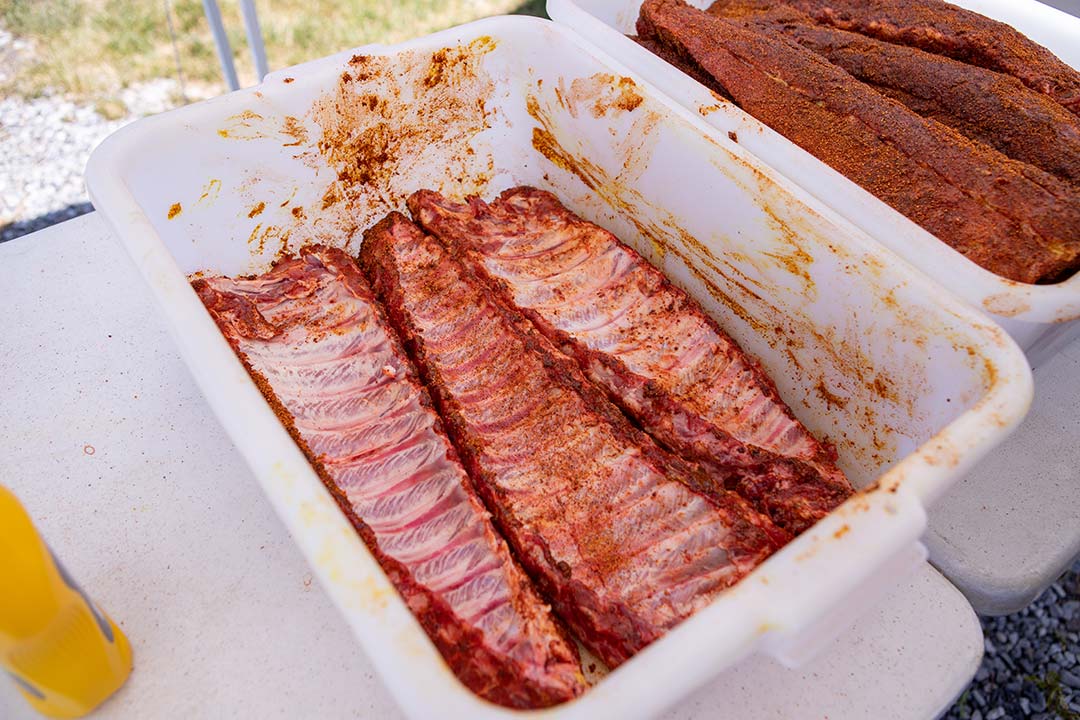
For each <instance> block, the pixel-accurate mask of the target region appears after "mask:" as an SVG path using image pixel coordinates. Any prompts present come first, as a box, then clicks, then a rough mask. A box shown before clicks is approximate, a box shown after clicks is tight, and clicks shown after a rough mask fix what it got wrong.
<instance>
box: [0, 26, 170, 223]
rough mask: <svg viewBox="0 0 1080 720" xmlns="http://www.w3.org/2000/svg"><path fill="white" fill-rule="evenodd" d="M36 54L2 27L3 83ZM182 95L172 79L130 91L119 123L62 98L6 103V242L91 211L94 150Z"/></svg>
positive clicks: (2, 199) (2, 181) (1, 164)
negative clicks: (88, 182)
mask: <svg viewBox="0 0 1080 720" xmlns="http://www.w3.org/2000/svg"><path fill="white" fill-rule="evenodd" d="M29 52H31V48H29V47H28V46H27V45H26V43H24V42H23V41H21V40H18V39H16V38H13V37H12V36H11V34H10V33H8V32H6V31H5V30H3V29H2V28H0V80H2V79H3V78H4V76H5V74H6V73H8V72H10V71H11V68H13V67H15V68H17V67H18V65H19V63H20V62H21V61H22V58H24V57H25V56H26V54H27V53H29ZM176 90H177V87H176V82H175V81H173V80H169V79H161V80H155V81H153V82H150V83H144V84H141V85H138V86H135V87H130V88H126V89H124V90H123V91H121V92H120V93H119V100H120V101H121V102H122V103H123V104H124V106H126V107H127V109H128V115H127V116H126V117H124V118H122V119H119V120H106V119H105V118H104V117H102V116H101V115H100V114H99V113H98V112H97V111H96V110H95V109H94V108H93V107H91V106H88V105H80V104H76V103H73V102H71V101H70V100H67V99H65V98H63V97H56V96H48V95H45V96H43V97H39V98H35V99H33V100H24V99H22V98H18V97H5V98H0V242H4V241H5V240H11V239H13V238H16V237H19V236H20V235H25V234H27V233H31V232H34V231H35V230H40V229H42V228H45V227H48V226H49V225H53V224H55V223H58V222H61V221H63V220H68V219H70V218H73V217H75V216H77V215H82V214H83V213H87V212H90V210H91V209H92V208H91V206H90V203H89V198H88V197H87V195H86V188H85V186H84V185H83V179H82V176H83V169H84V168H85V167H86V161H87V159H88V158H89V157H90V151H91V150H93V149H94V148H95V147H96V146H97V144H98V143H100V142H101V141H102V140H104V139H105V138H106V136H108V135H109V134H110V133H112V132H113V131H115V130H116V129H118V128H120V127H122V126H123V125H126V124H127V123H129V122H131V121H133V120H136V119H138V118H140V117H143V116H145V115H151V114H153V113H157V112H162V111H164V110H168V109H169V108H170V107H172V106H173V104H174V102H175V100H174V98H175V97H176V95H177V92H176Z"/></svg>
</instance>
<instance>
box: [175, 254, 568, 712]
mask: <svg viewBox="0 0 1080 720" xmlns="http://www.w3.org/2000/svg"><path fill="white" fill-rule="evenodd" d="M193 285H194V287H195V290H196V291H197V292H198V294H199V297H200V298H202V300H203V302H204V303H205V304H206V307H207V308H208V309H209V310H210V313H211V315H212V316H213V318H214V320H215V321H216V322H217V324H218V326H219V327H220V328H221V330H222V332H223V333H224V334H225V337H226V338H227V339H228V340H229V342H230V343H231V344H232V346H233V347H234V348H235V350H236V352H237V354H238V355H239V356H240V357H241V359H242V360H243V361H244V362H245V364H246V365H247V367H248V369H249V371H250V372H251V373H252V375H253V376H254V378H255V379H256V382H257V383H258V384H259V386H260V388H261V389H262V391H263V393H264V394H265V395H266V397H267V399H268V400H269V401H270V402H271V404H272V405H273V406H274V407H275V409H276V411H277V412H278V414H279V416H280V417H281V418H282V420H283V421H284V422H285V423H286V424H287V426H288V427H289V428H290V431H291V432H292V434H293V436H294V437H295V438H296V439H297V441H298V442H299V444H300V445H301V447H303V448H304V450H305V452H306V453H307V455H308V457H309V458H310V459H311V461H312V463H313V464H314V465H315V467H316V468H317V469H318V471H319V474H320V475H321V476H322V478H323V480H324V482H325V483H326V484H327V486H328V487H329V489H330V490H331V492H332V493H333V494H334V496H335V497H336V499H337V501H338V503H339V504H340V505H341V507H342V509H343V510H344V511H345V513H346V515H347V516H348V517H349V519H350V520H351V521H352V523H353V524H354V526H355V527H356V529H357V530H358V531H359V533H360V535H361V537H362V538H363V539H364V541H365V542H366V543H367V545H368V547H370V548H371V550H372V552H373V553H374V554H375V556H376V558H378V560H379V563H380V564H381V565H382V566H383V568H384V569H385V570H386V572H387V574H388V575H389V577H390V579H391V580H392V581H393V583H394V585H395V587H397V589H398V591H399V592H400V593H401V595H402V597H404V599H405V601H406V603H407V604H408V605H409V608H410V609H411V610H412V612H413V613H414V614H415V615H416V617H417V618H418V619H419V621H420V623H421V625H422V626H423V627H424V629H425V630H426V631H427V633H428V635H430V636H431V639H432V640H433V641H434V642H435V645H436V646H437V647H438V649H439V651H440V652H441V653H442V655H443V657H444V658H445V659H446V661H447V663H448V664H449V665H450V667H451V668H452V669H453V671H454V672H455V673H456V674H457V675H458V677H459V678H460V679H461V680H462V682H464V683H465V684H466V685H467V686H468V687H469V688H471V689H472V690H473V691H475V692H477V693H478V694H480V695H481V696H483V697H485V698H487V699H489V700H492V701H493V702H497V703H501V704H504V705H509V706H512V707H543V706H548V705H552V704H554V703H558V702H562V701H565V700H569V699H572V698H573V697H575V696H577V695H578V694H580V693H581V692H582V691H583V690H584V687H585V686H584V681H583V678H582V675H581V672H580V667H579V664H578V658H577V650H576V648H575V647H574V646H573V644H572V643H571V642H570V641H569V640H568V638H567V636H566V635H565V634H564V633H563V631H562V630H561V629H560V627H559V626H558V624H557V622H556V620H555V619H554V618H553V617H552V615H551V613H550V611H549V609H548V608H547V606H546V605H544V604H543V603H542V602H541V600H540V598H539V597H538V596H537V594H536V591H535V590H534V589H533V588H532V586H531V585H530V583H529V580H528V578H527V577H526V576H525V574H524V573H523V572H522V570H521V569H520V568H519V567H518V566H516V565H515V564H514V562H513V560H512V559H511V557H510V553H509V550H508V548H507V546H506V543H505V541H503V540H502V538H501V537H499V535H498V534H497V533H496V532H495V530H494V528H493V526H492V524H491V521H490V519H489V515H488V513H487V512H486V511H485V509H484V507H483V505H482V504H481V503H480V501H479V499H478V498H477V497H476V494H475V491H474V490H473V488H472V484H471V482H470V481H469V478H468V476H467V475H466V474H465V471H464V469H463V468H462V466H461V464H460V462H459V461H458V459H457V455H456V453H455V451H454V449H453V447H452V446H451V445H450V443H449V441H448V440H447V438H446V436H445V435H444V433H443V430H442V426H441V423H440V421H439V419H438V416H437V415H436V414H435V412H434V410H433V409H432V406H431V402H430V399H429V397H428V394H427V392H426V391H425V389H424V388H423V386H422V385H421V384H420V383H419V382H418V380H417V378H416V377H415V376H414V374H413V370H412V369H411V367H410V365H409V362H408V360H407V358H406V356H405V354H404V352H403V350H402V348H401V346H400V345H399V344H398V341H397V339H396V338H395V337H394V336H393V334H392V333H391V332H390V331H389V329H388V327H387V325H386V323H385V320H384V318H383V317H382V315H381V313H380V311H379V310H378V309H377V307H376V306H375V304H374V302H373V301H374V298H373V296H372V294H371V291H370V290H369V289H368V287H367V284H366V282H365V281H364V279H363V277H362V276H361V275H360V273H359V271H358V269H357V268H356V266H355V264H354V263H353V261H352V260H351V259H350V258H349V257H348V256H347V255H346V254H345V253H343V252H342V251H340V250H335V249H326V248H322V247H318V246H312V247H310V248H306V249H304V250H302V251H301V252H300V255H299V257H295V258H291V259H287V260H283V261H281V262H279V263H277V264H276V265H275V267H274V268H273V269H272V270H271V271H270V272H268V273H266V274H265V275H261V276H259V277H256V278H253V279H249V280H234V279H230V278H224V277H217V278H212V279H201V280H196V281H195V282H194V283H193Z"/></svg>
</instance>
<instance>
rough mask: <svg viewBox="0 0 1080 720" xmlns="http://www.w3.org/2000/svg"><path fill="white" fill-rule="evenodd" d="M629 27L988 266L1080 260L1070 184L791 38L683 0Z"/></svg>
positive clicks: (651, 3)
mask: <svg viewBox="0 0 1080 720" xmlns="http://www.w3.org/2000/svg"><path fill="white" fill-rule="evenodd" d="M638 34H639V35H641V36H643V37H646V38H650V39H653V40H656V41H658V42H660V43H662V44H663V45H665V46H666V47H667V48H668V49H669V50H671V51H673V52H676V53H678V54H679V55H680V56H682V57H687V58H692V59H693V60H694V61H695V62H696V63H697V64H698V65H699V66H700V67H701V68H702V69H703V70H704V71H706V72H708V73H709V74H710V75H711V76H712V77H714V78H715V79H716V80H717V81H719V82H720V83H721V84H722V85H723V86H724V88H725V89H726V90H727V91H728V92H729V93H730V94H731V96H732V97H733V98H734V100H735V102H736V103H738V104H739V105H740V106H741V107H742V108H743V109H744V110H746V111H747V112H749V113H750V114H751V115H753V116H755V117H756V118H758V119H759V120H761V121H762V122H765V123H767V124H768V125H770V126H772V127H773V128H775V129H776V130H777V131H779V132H780V133H782V134H783V135H785V136H786V137H788V138H789V139H790V140H792V141H793V142H795V143H796V144H798V145H800V146H801V147H803V148H804V149H806V150H807V151H809V152H811V153H813V154H814V155H816V156H817V157H818V158H819V159H821V160H823V161H824V162H826V163H828V164H829V165H831V166H832V167H833V168H835V169H836V170H838V171H840V172H841V173H843V174H844V175H846V176H847V177H848V178H850V179H851V180H853V181H855V182H857V183H859V184H860V185H862V186H863V187H864V188H865V189H867V190H869V191H870V192H872V193H873V194H875V195H877V196H878V197H879V198H881V199H882V200H883V201H885V202H886V203H888V204H889V205H891V206H892V207H894V208H896V209H897V210H898V211H900V212H901V213H903V214H905V215H907V216H908V217H909V218H910V219H912V220H913V221H915V222H916V223H918V224H920V225H921V226H923V227H924V228H926V229H927V230H928V231H930V232H931V233H933V234H934V235H936V236H938V237H939V238H940V239H941V240H943V241H945V242H946V243H948V244H949V245H951V246H952V247H954V248H955V249H957V250H958V251H960V252H961V253H963V254H964V255H966V256H967V257H968V258H970V259H971V260H973V261H974V262H976V263H978V264H980V265H982V266H983V267H985V268H987V269H989V270H991V271H992V272H995V273H997V274H999V275H1002V276H1004V277H1007V278H1009V279H1012V280H1018V281H1020V282H1027V283H1032V282H1040V281H1054V280H1057V279H1060V278H1061V277H1063V276H1065V275H1067V274H1069V273H1070V272H1072V271H1073V270H1075V269H1076V267H1077V266H1078V265H1080V197H1078V195H1077V193H1076V191H1075V188H1074V187H1073V186H1072V185H1070V184H1069V183H1066V182H1063V181H1062V180H1060V179H1059V178H1057V177H1054V176H1053V175H1050V174H1049V173H1046V172H1044V171H1042V170H1039V169H1038V168H1035V167H1033V166H1031V165H1027V164H1025V163H1021V162H1018V161H1015V160H1012V159H1010V158H1008V157H1006V156H1004V155H1002V154H1001V153H999V152H998V151H996V150H994V149H993V148H991V147H989V146H987V145H984V144H982V143H977V142H975V141H972V140H970V139H968V138H965V137H964V136H962V135H960V134H959V133H958V132H956V131H955V130H953V129H951V128H949V127H946V126H945V125H942V124H941V123H938V122H936V121H934V120H928V119H926V118H922V117H920V116H918V115H916V114H915V113H913V112H912V111H910V110H908V109H907V108H906V107H904V106H903V105H901V104H900V103H898V102H896V101H895V100H892V99H890V98H887V97H884V96H882V95H881V94H880V93H878V92H875V91H874V90H873V89H872V88H870V87H869V86H867V85H865V84H863V83H861V82H859V81H858V80H856V79H854V78H853V77H851V76H850V75H848V74H847V73H846V72H844V71H843V70H842V69H840V68H838V67H836V66H835V65H833V64H831V63H829V62H827V61H826V60H824V59H823V58H821V57H819V56H818V55H815V54H814V53H812V52H810V51H809V50H806V49H805V48H803V47H802V46H800V45H799V44H797V43H795V42H794V41H791V40H788V39H786V38H780V37H773V36H771V35H767V34H764V33H761V32H758V31H755V30H752V29H749V28H747V27H744V26H742V25H741V24H739V23H737V22H731V21H728V20H724V19H721V18H718V17H715V16H712V15H709V14H708V13H705V12H702V11H700V10H696V9H694V8H692V7H690V6H688V5H686V4H685V3H684V2H682V1H681V0H646V2H645V3H644V4H643V5H642V6H641V15H640V17H639V18H638Z"/></svg>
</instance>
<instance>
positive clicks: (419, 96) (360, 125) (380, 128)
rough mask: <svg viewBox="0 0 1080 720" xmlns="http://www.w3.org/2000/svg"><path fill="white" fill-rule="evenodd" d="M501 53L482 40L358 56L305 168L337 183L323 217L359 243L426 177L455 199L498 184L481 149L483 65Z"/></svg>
mask: <svg viewBox="0 0 1080 720" xmlns="http://www.w3.org/2000/svg"><path fill="white" fill-rule="evenodd" d="M495 47H496V43H495V41H494V40H493V39H492V38H490V37H487V36H484V37H480V38H477V39H476V40H473V41H472V42H470V43H468V44H464V45H456V46H451V47H445V48H440V49H439V50H436V51H434V52H413V53H402V54H399V55H396V56H394V57H384V56H381V55H354V56H353V57H352V58H351V59H350V60H349V63H348V64H347V66H346V67H345V68H344V69H343V72H342V74H341V76H340V77H339V79H338V83H337V87H336V88H335V89H334V90H333V91H331V92H329V93H327V94H326V95H324V96H323V97H322V98H320V99H318V100H316V102H315V104H314V106H313V108H312V110H311V115H310V117H311V119H312V120H313V121H314V124H315V125H316V126H317V127H318V128H320V129H321V130H322V136H321V137H319V138H318V139H317V141H316V143H315V148H316V149H315V153H312V154H310V155H309V156H308V160H309V162H310V164H312V165H313V166H316V167H318V166H325V165H328V166H329V167H330V168H331V169H332V171H333V172H334V174H335V176H336V177H335V179H334V180H332V181H331V183H330V185H329V186H328V187H327V189H326V192H325V193H324V194H323V197H322V210H323V211H324V213H323V217H327V218H332V219H333V221H334V222H335V224H336V225H338V226H339V227H340V228H341V230H340V231H341V232H342V233H345V234H347V235H349V236H350V237H353V236H355V234H356V230H357V229H359V228H361V227H365V226H367V225H370V224H371V223H373V222H374V221H375V220H376V219H377V218H378V217H379V216H381V215H382V214H384V213H385V212H386V211H387V210H388V209H391V208H400V207H402V206H403V205H404V198H405V197H406V196H407V195H408V194H409V193H410V192H412V191H413V190H415V189H416V186H417V182H418V178H420V177H428V178H432V179H434V178H440V179H442V180H441V182H442V183H443V187H444V188H445V189H447V190H448V191H450V192H454V193H455V194H457V195H468V194H473V193H479V192H482V191H483V190H484V189H485V188H486V186H487V183H488V181H489V180H490V179H491V177H492V175H493V174H494V161H493V158H492V156H491V154H490V152H485V151H483V150H482V148H481V147H479V146H478V145H477V143H478V140H477V136H478V135H480V134H481V133H483V132H484V131H485V130H487V129H488V128H490V127H491V122H492V117H493V112H492V111H490V110H489V109H488V108H487V106H486V99H487V98H488V97H490V96H491V94H492V93H493V91H494V82H493V80H492V79H491V77H490V76H489V75H488V74H487V73H486V72H485V71H484V68H483V61H484V56H485V55H486V54H487V53H489V52H490V51H492V50H493V49H494V48H495ZM436 182H439V181H436Z"/></svg>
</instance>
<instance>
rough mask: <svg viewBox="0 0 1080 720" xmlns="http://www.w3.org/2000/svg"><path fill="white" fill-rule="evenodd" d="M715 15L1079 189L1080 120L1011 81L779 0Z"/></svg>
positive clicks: (720, 6)
mask: <svg viewBox="0 0 1080 720" xmlns="http://www.w3.org/2000/svg"><path fill="white" fill-rule="evenodd" d="M709 12H710V13H712V14H714V15H718V16H720V17H725V18H728V19H744V20H748V21H751V22H752V26H753V27H754V28H756V29H759V30H761V31H763V32H771V33H777V34H780V33H782V34H784V35H786V36H787V37H789V38H791V39H793V40H795V41H796V42H798V43H799V44H800V45H802V46H803V47H805V48H807V49H808V50H812V51H814V52H815V53H817V54H818V55H821V56H822V57H824V58H825V59H826V60H828V61H829V62H831V63H833V64H835V65H838V66H840V67H841V68H843V69H844V70H846V71H847V72H848V73H850V74H851V75H852V76H854V77H855V78H857V79H859V80H861V81H862V82H864V83H867V84H868V85H870V86H871V87H873V88H874V89H875V90H877V91H878V92H881V93H883V94H885V95H887V96H889V97H891V98H893V99H894V100H898V101H899V102H902V103H903V104H904V105H906V106H907V107H908V108H910V109H911V110H914V111H915V112H917V113H918V114H919V115H922V116H923V117H926V118H932V119H934V120H937V121H938V122H941V123H944V124H945V125H948V126H949V127H952V128H954V129H956V130H958V131H960V132H961V133H963V134H964V135H966V136H968V137H969V138H972V139H973V140H978V141H980V142H983V143H986V144H987V145H990V146H992V147H995V148H997V149H998V150H1000V151H1001V152H1002V153H1004V154H1005V155H1008V156H1009V157H1011V158H1013V159H1015V160H1020V161H1022V162H1026V163H1029V164H1031V165H1034V166H1036V167H1038V168H1042V169H1043V170H1045V171H1047V172H1049V173H1052V174H1054V175H1057V176H1058V177H1060V178H1061V179H1063V180H1067V181H1069V182H1071V183H1074V184H1076V185H1080V118H1078V117H1077V116H1075V115H1073V114H1072V113H1070V112H1069V111H1068V110H1066V109H1065V108H1064V107H1062V106H1061V105H1059V104H1058V103H1056V102H1054V101H1053V100H1052V99H1051V98H1049V97H1048V96H1046V95H1044V94H1042V93H1039V92H1036V91H1034V90H1031V89H1029V88H1028V87H1026V86H1025V85H1024V84H1023V83H1021V82H1020V81H1019V80H1017V79H1016V78H1015V77H1012V76H1011V75H1004V74H1002V73H999V72H994V71H992V70H987V69H985V68H981V67H978V66H975V65H969V64H967V63H964V62H960V61H959V60H953V59H952V58H949V57H945V56H943V55H935V54H933V53H929V52H925V51H923V50H919V49H918V48H915V47H909V46H906V45H894V44H892V43H888V42H885V41H883V40H877V39H875V38H872V37H868V36H866V35H860V34H858V33H853V32H848V31H846V30H838V29H836V28H835V27H831V26H828V25H819V24H817V23H816V22H814V20H813V18H811V17H810V16H809V15H806V14H805V13H803V12H801V11H799V10H796V9H795V8H793V7H791V6H789V5H784V4H781V3H777V2H774V1H773V0H718V2H715V3H713V5H712V6H711V7H710V8H709Z"/></svg>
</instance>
